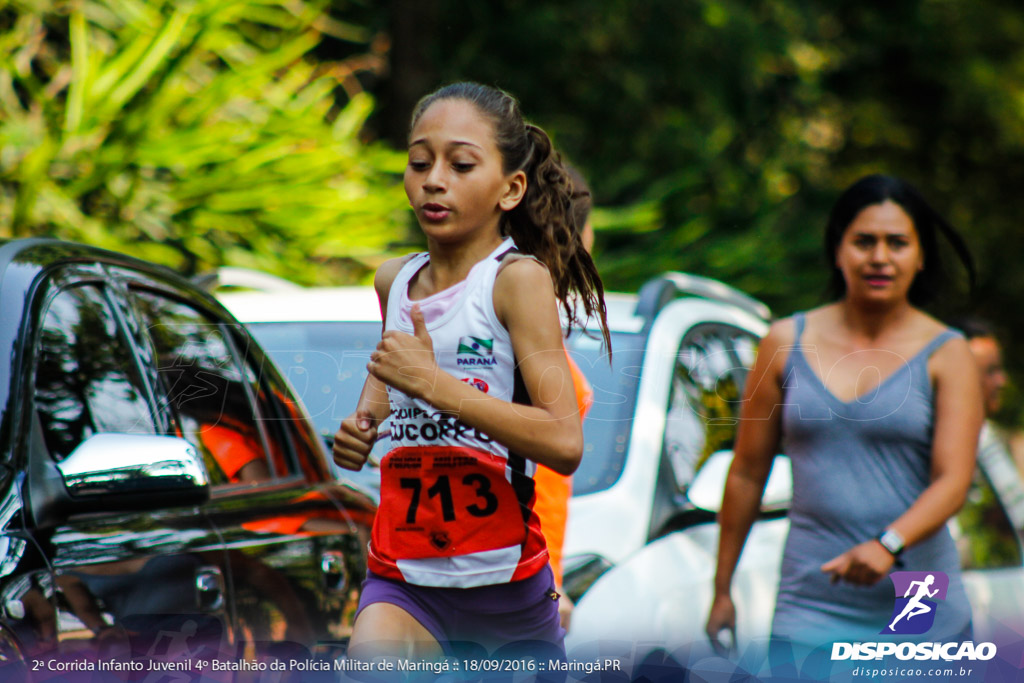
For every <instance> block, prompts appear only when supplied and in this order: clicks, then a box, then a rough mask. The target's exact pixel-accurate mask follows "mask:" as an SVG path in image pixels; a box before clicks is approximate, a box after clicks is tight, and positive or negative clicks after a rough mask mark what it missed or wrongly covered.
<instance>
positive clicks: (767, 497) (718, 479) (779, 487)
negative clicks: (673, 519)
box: [686, 450, 793, 514]
mask: <svg viewBox="0 0 1024 683" xmlns="http://www.w3.org/2000/svg"><path fill="white" fill-rule="evenodd" d="M732 459H733V452H732V451H731V450H730V451H716V452H715V453H712V454H711V455H710V456H708V459H707V460H706V461H705V462H704V465H703V466H702V467H701V468H700V470H699V471H698V472H697V476H695V477H694V478H693V482H692V483H691V484H690V488H689V489H687V491H686V496H687V498H689V499H690V502H691V503H693V504H694V505H695V506H697V507H698V508H700V509H702V510H707V511H709V512H714V513H716V514H717V513H718V512H719V511H720V510H721V509H722V496H723V495H724V494H725V480H726V478H727V477H728V476H729V467H730V466H731V465H732ZM792 498H793V471H792V469H791V467H790V463H789V458H788V457H786V456H785V455H776V456H775V459H774V460H773V461H772V469H771V472H770V473H769V474H768V481H767V483H766V484H765V487H764V495H763V496H762V497H761V512H780V511H783V510H787V509H788V508H789V504H790V501H791V500H792Z"/></svg>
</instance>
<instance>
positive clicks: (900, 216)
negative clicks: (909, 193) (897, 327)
mask: <svg viewBox="0 0 1024 683" xmlns="http://www.w3.org/2000/svg"><path fill="white" fill-rule="evenodd" d="M836 267H837V268H839V270H840V271H841V272H842V274H843V279H844V280H845V281H846V297H847V298H848V299H856V300H865V301H875V302H891V301H899V300H906V298H907V293H908V292H909V291H910V285H911V284H912V283H913V282H914V278H915V277H917V274H918V272H920V270H921V269H922V268H924V253H923V251H922V250H921V242H920V240H919V239H918V235H917V230H916V229H915V228H914V222H913V221H912V220H911V219H910V216H908V215H907V213H906V211H904V210H903V208H902V207H901V206H900V205H899V204H897V203H895V202H893V201H891V200H886V201H884V202H882V203H881V204H872V205H871V206H866V207H864V208H863V209H862V210H861V212H860V213H858V214H857V216H856V217H855V218H854V219H853V221H852V222H851V223H850V225H849V226H848V227H847V228H846V232H845V233H843V237H842V239H841V240H840V241H839V246H838V247H837V248H836Z"/></svg>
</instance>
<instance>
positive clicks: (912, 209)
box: [707, 176, 982, 652]
mask: <svg viewBox="0 0 1024 683" xmlns="http://www.w3.org/2000/svg"><path fill="white" fill-rule="evenodd" d="M939 233H942V234H943V235H944V236H945V237H946V238H947V239H948V240H949V242H950V243H951V244H952V246H953V248H954V249H955V251H956V252H957V254H958V256H959V257H960V259H961V261H962V262H963V264H964V265H965V267H966V268H967V271H968V273H969V275H970V277H971V279H972V280H973V276H974V272H973V265H972V261H971V258H970V254H969V252H968V250H967V248H966V245H965V244H964V242H963V240H962V238H961V237H960V236H959V235H958V234H957V233H956V232H955V231H954V230H953V228H952V227H951V226H949V224H947V223H946V222H945V221H944V220H943V219H942V218H941V217H940V216H939V215H938V214H937V213H936V212H935V211H934V210H933V209H931V208H930V207H929V206H928V205H927V204H926V203H925V202H924V200H923V199H922V198H921V196H920V195H919V194H918V193H917V191H916V190H914V189H913V188H912V187H911V186H909V185H908V184H907V183H905V182H904V181H902V180H900V179H898V178H892V177H888V176H868V177H866V178H863V179H861V180H859V181H858V182H857V183H855V184H854V185H853V186H851V187H850V188H849V189H847V190H846V192H845V193H844V194H843V195H842V196H841V197H840V199H839V200H838V202H837V203H836V206H835V207H834V208H833V210H832V214H831V216H830V219H829V224H828V227H827V229H826V235H825V253H826V256H827V258H828V263H829V266H830V267H831V269H832V288H833V292H834V295H835V301H834V302H833V303H831V304H828V305H825V306H822V307H820V308H817V309H814V310H811V311H808V312H806V313H798V314H796V315H795V316H793V317H792V318H788V319H785V320H781V321H778V322H776V323H775V324H774V325H772V328H771V330H770V331H769V333H768V335H767V336H766V337H765V339H764V341H763V342H762V345H761V349H760V352H759V354H758V358H757V362H756V364H755V366H754V369H753V370H752V372H751V374H750V378H749V380H748V382H747V390H746V396H745V402H744V410H743V413H742V419H741V421H740V430H739V434H738V436H737V441H736V448H735V452H736V454H735V460H734V461H733V464H732V468H731V470H730V471H729V477H728V480H727V483H726V490H725V498H724V501H723V505H722V512H721V514H720V517H719V519H720V524H721V536H720V539H719V552H718V567H717V573H716V576H715V598H714V601H713V603H712V607H711V612H710V616H709V619H708V624H707V631H708V635H709V637H710V638H711V639H712V641H713V642H717V641H718V637H719V634H720V632H721V631H722V630H725V629H734V628H735V623H736V613H735V606H734V605H733V602H732V599H731V597H730V595H729V589H730V584H731V581H732V575H733V571H734V569H735V567H736V562H737V560H738V559H739V555H740V551H741V549H742V547H743V543H744V541H745V539H746V537H747V534H748V532H749V530H750V526H751V524H752V523H753V521H754V519H755V518H756V516H757V512H758V509H759V504H760V499H761V494H762V491H763V489H764V484H765V480H766V478H767V475H768V472H769V469H770V467H771V463H772V458H773V456H774V455H775V454H776V453H779V452H782V453H785V454H786V455H788V456H789V457H790V459H791V462H792V467H793V501H792V506H791V509H790V531H789V536H788V538H787V541H786V545H785V551H784V555H783V561H782V570H781V579H780V585H779V594H778V598H777V602H776V610H775V618H774V621H773V623H772V636H773V640H783V641H788V642H791V643H794V644H798V645H800V646H802V647H801V648H800V651H803V652H806V649H809V648H814V647H817V646H821V645H824V644H827V643H831V642H834V641H865V640H867V641H878V640H886V639H887V634H888V638H896V639H900V640H912V639H915V638H927V639H928V640H929V641H932V640H938V641H941V640H951V639H955V638H957V637H958V636H962V635H963V634H964V633H966V632H967V631H968V630H969V626H970V605H969V604H968V602H967V596H966V594H965V592H964V589H963V584H962V582H961V580H960V568H959V566H960V565H959V558H958V554H957V552H956V548H955V547H954V545H953V542H952V539H951V538H950V535H949V532H948V531H947V529H946V521H947V520H948V519H949V518H950V517H951V516H952V515H953V514H954V513H955V512H956V511H957V510H958V509H959V508H960V506H961V505H962V503H963V501H964V497H965V496H966V493H967V489H968V486H969V484H970V481H971V474H972V472H973V468H974V455H975V448H976V446H977V442H978V431H979V429H980V427H981V422H982V405H981V396H980V383H979V379H978V376H977V373H976V369H975V366H974V364H973V363H972V359H971V355H970V350H969V349H968V347H967V344H966V342H965V341H964V339H963V338H962V336H960V335H959V334H958V333H956V332H953V331H951V330H949V329H948V328H946V327H945V326H943V325H942V324H941V323H939V322H938V321H937V320H935V319H934V318H932V317H930V316H929V315H927V314H926V313H924V312H923V311H922V310H921V309H920V306H922V305H923V304H925V303H927V302H928V301H929V300H930V299H931V298H933V297H934V296H935V294H936V290H937V287H938V285H939V284H940V282H941V278H942V269H941V263H940V254H939V249H938V234H939ZM893 571H910V572H921V573H922V574H921V575H920V576H916V575H896V576H893V580H892V581H890V580H889V579H887V576H888V575H889V574H890V573H891V572H893ZM925 573H927V574H929V575H930V576H931V579H930V580H929V579H927V577H926V576H925ZM943 575H944V576H945V577H946V578H948V584H947V583H946V582H945V579H944V578H943ZM901 577H902V578H901ZM904 578H905V579H906V580H908V581H909V580H911V579H914V578H918V579H920V581H919V582H918V583H916V584H914V586H915V587H916V588H917V589H918V592H920V593H921V596H918V595H917V593H916V592H912V591H911V590H910V589H909V588H908V597H911V602H913V605H912V606H911V607H912V609H911V608H908V609H907V611H906V613H905V614H902V615H894V614H893V607H894V586H895V585H902V583H900V582H901V581H903V580H904ZM933 585H934V586H935V587H941V588H942V589H943V590H945V597H944V600H942V604H941V608H939V609H937V610H932V611H933V612H934V613H933V614H932V615H931V618H933V619H934V622H933V624H932V626H931V627H930V628H928V632H927V635H926V636H925V635H920V636H915V635H909V636H908V635H905V633H907V632H908V630H909V631H910V632H915V631H916V633H920V630H918V629H915V628H910V629H907V628H905V625H906V624H907V623H911V622H910V621H909V620H911V619H914V618H917V619H918V621H917V622H916V624H922V623H924V622H925V621H927V620H929V619H928V618H926V617H921V616H919V614H920V613H921V610H927V609H928V607H927V604H925V603H921V604H920V605H919V603H920V602H921V599H922V598H923V597H925V593H927V595H930V596H935V595H937V594H936V593H935V592H934V591H935V590H936V588H935V587H933ZM922 587H923V588H922ZM922 591H923V592H922ZM901 594H902V590H901ZM908 615H911V616H908ZM894 617H897V618H896V619H895V620H894ZM901 621H902V622H903V623H901ZM916 624H915V626H916Z"/></svg>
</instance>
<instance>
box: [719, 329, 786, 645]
mask: <svg viewBox="0 0 1024 683" xmlns="http://www.w3.org/2000/svg"><path fill="white" fill-rule="evenodd" d="M794 336H795V327H794V323H793V321H792V320H791V319H789V320H783V321H780V322H777V323H775V324H773V325H772V327H771V329H770V330H769V331H768V335H767V336H766V337H765V338H764V339H763V340H762V341H761V345H760V348H759V349H758V352H757V359H756V360H755V362H754V367H753V369H752V370H751V371H750V374H749V375H748V376H747V383H746V387H745V388H744V391H743V408H742V409H741V411H740V423H739V432H738V433H737V435H736V445H735V447H734V449H733V450H734V455H733V461H732V466H730V468H729V476H728V477H727V478H726V482H725V494H724V495H723V497H722V506H721V508H720V510H719V513H718V524H719V528H720V531H719V537H718V563H717V566H716V570H715V593H714V598H713V600H712V603H711V611H710V614H709V615H708V622H707V626H706V631H707V634H708V637H709V638H710V639H711V642H712V644H715V645H716V646H719V647H720V646H721V643H720V642H719V639H718V636H719V633H721V631H723V630H726V629H728V630H730V631H732V630H735V628H736V609H735V606H734V605H733V602H732V597H731V595H730V588H731V586H732V576H733V572H735V570H736V563H737V562H738V561H739V559H740V553H741V552H742V550H743V544H744V543H746V540H747V535H748V534H749V533H750V527H751V525H752V524H753V523H754V520H755V519H756V518H757V513H758V510H759V509H760V507H761V496H762V494H763V493H764V485H765V482H766V481H767V480H768V474H769V473H770V472H771V468H772V460H773V459H774V458H775V455H776V453H778V449H779V439H780V434H781V419H782V398H783V395H782V383H781V379H782V375H783V370H784V369H785V364H786V358H787V356H788V353H789V349H788V348H787V347H789V346H791V345H792V343H793V338H794Z"/></svg>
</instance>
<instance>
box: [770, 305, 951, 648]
mask: <svg viewBox="0 0 1024 683" xmlns="http://www.w3.org/2000/svg"><path fill="white" fill-rule="evenodd" d="M794 319H795V322H796V343H795V345H794V348H792V349H791V350H790V353H789V358H788V360H787V362H786V370H785V380H784V382H783V392H784V397H785V398H784V403H785V405H784V407H783V415H782V452H783V453H785V454H786V455H788V456H789V457H790V459H791V461H792V464H793V503H792V507H791V509H790V513H789V519H790V530H789V536H788V538H787V540H786V545H785V552H784V554H783V559H782V572H781V580H780V584H779V595H778V600H777V602H776V607H775V618H774V621H773V623H772V636H773V637H776V638H784V639H787V640H790V641H793V642H796V643H803V644H807V645H812V646H814V645H821V644H824V643H828V642H832V641H836V640H843V641H858V640H861V641H865V640H869V641H878V640H886V639H887V638H886V637H885V636H882V635H880V632H881V631H882V630H883V629H884V628H885V627H886V625H887V624H888V623H889V621H890V620H891V615H892V610H893V604H894V590H893V584H892V581H891V580H889V579H888V578H886V579H882V580H881V581H879V582H878V583H877V584H875V585H874V586H853V585H851V584H849V583H846V582H839V583H836V584H831V583H830V582H829V576H828V575H826V574H824V573H822V572H821V570H820V567H821V565H822V564H823V563H825V562H827V561H828V560H830V559H832V558H833V557H835V556H837V555H839V554H841V553H843V552H845V551H847V550H849V549H850V548H852V547H853V546H855V545H857V544H859V543H862V542H864V541H867V540H870V539H872V538H875V537H876V536H878V534H879V533H881V531H882V530H883V529H884V528H885V527H886V526H887V525H889V524H890V523H892V522H893V521H894V520H895V519H896V518H897V517H899V516H900V515H902V514H903V513H904V512H905V511H906V510H907V508H909V507H910V505H911V504H912V503H913V502H914V501H915V500H916V499H917V497H918V496H919V495H920V494H921V492H922V491H924V489H925V488H926V487H927V486H928V484H929V480H930V471H931V444H932V430H933V405H932V398H933V397H932V387H931V382H930V380H929V377H928V368H927V364H928V359H929V357H930V356H931V355H932V353H934V352H935V351H936V350H937V349H938V348H939V347H940V346H942V345H943V344H944V343H946V341H948V340H949V339H951V338H952V337H954V336H956V335H958V333H957V332H955V331H953V330H946V331H945V332H942V333H940V334H939V335H938V336H936V337H935V338H934V339H933V340H932V341H931V342H930V343H929V344H928V345H927V346H925V348H924V349H922V350H921V351H920V352H919V353H918V354H917V355H916V356H914V357H913V358H911V359H909V360H908V361H907V362H906V363H905V364H904V365H903V366H902V367H901V368H900V369H899V370H897V371H896V372H894V373H893V374H892V375H890V376H889V377H887V378H885V379H884V380H883V381H882V383H881V384H880V385H879V386H878V387H877V388H876V389H874V390H872V391H870V392H868V393H867V395H862V396H859V397H857V398H855V399H853V400H852V401H849V402H846V401H841V400H839V399H838V398H836V397H835V396H834V395H833V394H832V393H831V392H830V391H829V390H828V389H827V388H826V387H825V385H824V384H823V383H822V381H821V379H819V377H818V375H817V374H815V372H814V370H812V368H811V363H814V364H815V365H817V362H816V360H815V357H814V348H813V347H807V348H804V347H802V346H801V344H800V338H801V336H802V334H803V330H804V324H805V320H804V315H803V314H802V313H801V314H797V315H796V316H794ZM902 560H903V563H904V565H905V566H904V567H903V569H902V570H905V571H942V572H945V573H946V574H948V575H949V589H948V591H947V595H946V599H945V600H944V601H941V602H940V603H939V604H938V606H937V608H936V614H935V623H934V625H933V626H932V628H931V629H929V631H928V632H927V633H926V634H924V635H921V636H917V638H920V639H925V640H928V641H942V640H951V639H954V638H955V637H956V636H958V635H960V634H961V633H962V632H963V631H964V629H966V628H967V627H968V626H969V623H970V618H971V611H970V605H969V603H968V602H967V594H966V593H965V592H964V588H963V583H962V581H961V577H960V560H959V555H958V553H957V550H956V547H955V546H954V544H953V539H952V538H951V537H950V535H949V531H948V530H947V529H946V527H945V526H943V527H942V529H940V530H939V531H938V532H936V533H935V534H934V535H932V536H931V537H929V538H927V539H925V540H923V541H921V542H920V543H917V544H915V545H913V546H911V547H909V548H907V549H906V550H905V551H904V552H903V555H902ZM893 570H894V571H896V570H898V568H896V567H894V568H893ZM900 639H901V640H909V639H911V638H908V637H907V636H902V637H900Z"/></svg>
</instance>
